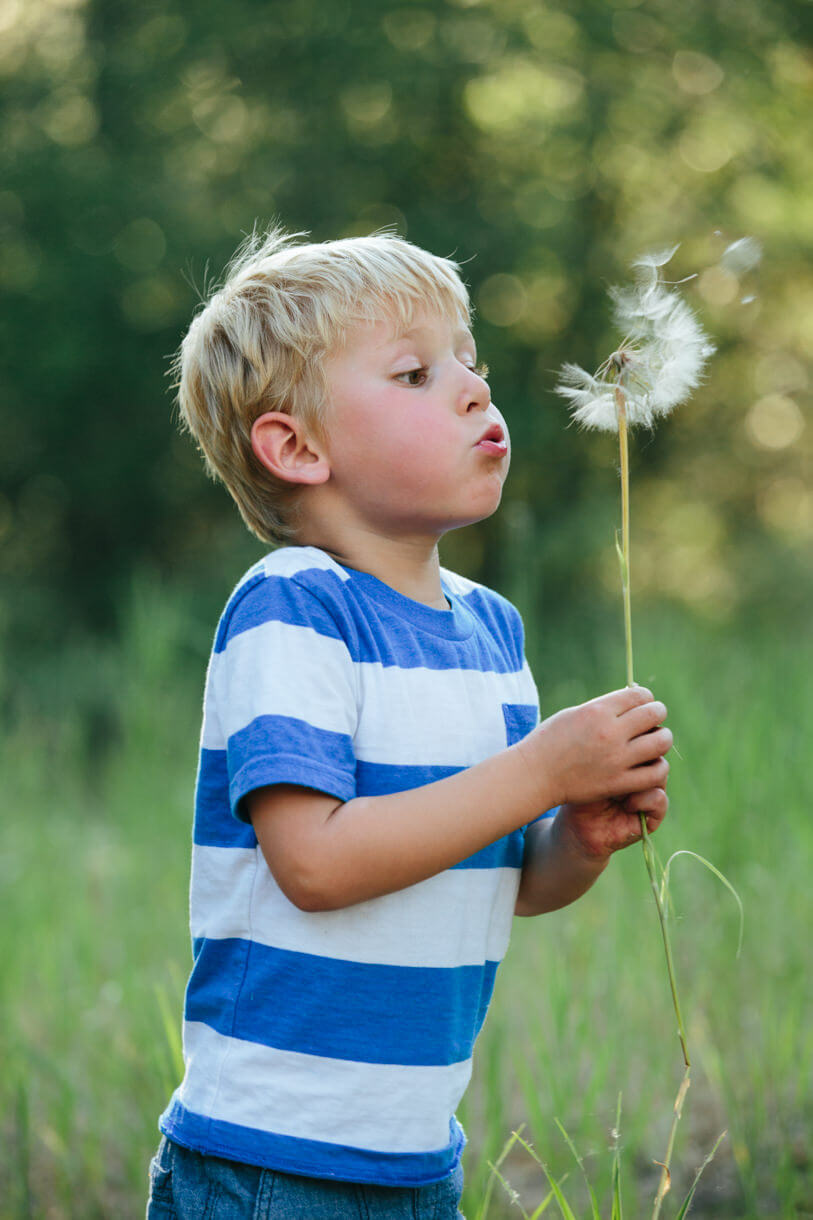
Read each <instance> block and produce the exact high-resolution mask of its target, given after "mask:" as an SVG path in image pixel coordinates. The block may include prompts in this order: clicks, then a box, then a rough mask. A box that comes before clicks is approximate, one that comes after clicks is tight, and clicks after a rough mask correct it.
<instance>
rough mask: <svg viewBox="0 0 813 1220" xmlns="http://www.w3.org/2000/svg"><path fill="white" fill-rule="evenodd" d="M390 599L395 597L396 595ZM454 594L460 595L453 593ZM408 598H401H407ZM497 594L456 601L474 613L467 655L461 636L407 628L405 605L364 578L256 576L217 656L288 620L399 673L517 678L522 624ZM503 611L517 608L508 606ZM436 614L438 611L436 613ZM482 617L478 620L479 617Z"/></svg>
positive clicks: (235, 603)
mask: <svg viewBox="0 0 813 1220" xmlns="http://www.w3.org/2000/svg"><path fill="white" fill-rule="evenodd" d="M389 592H390V594H391V595H392V596H393V597H394V598H397V595H396V594H395V592H394V590H390V591H389ZM453 596H454V595H453ZM401 600H403V599H401ZM503 601H504V599H498V597H497V595H496V594H493V593H491V592H490V591H488V592H487V596H486V591H485V590H479V591H477V592H476V593H475V594H467V595H466V597H462V598H461V597H458V598H457V603H458V606H465V607H466V610H465V611H458V613H462V614H465V616H466V621H469V619H470V617H471V614H472V613H473V614H474V615H475V617H474V618H471V627H472V634H471V636H470V637H468V638H467V640H466V649H465V654H466V655H465V656H461V648H460V639H459V638H457V637H456V636H454V635H453V636H451V637H450V638H446V637H445V636H444V635H443V634H437V635H435V634H432V633H431V632H427V631H426V630H424V629H422V627H421V625H420V624H411V623H409V622H408V621H407V620H406V619H405V617H404V613H403V607H402V606H401V605H400V604H399V605H398V606H388V605H387V604H386V603H385V602H382V601H379V600H377V599H376V598H375V597H371V596H370V595H369V593H368V592H367V591H366V590H365V587H364V581H363V579H355V580H354V579H353V577H352V576H351V578H350V579H349V580H342V578H341V577H340V576H338V575H337V574H336V573H335V572H330V571H326V570H324V569H322V568H311V569H308V570H306V571H303V572H299V573H297V575H296V577H293V578H292V577H289V576H262V575H259V576H255V577H253V578H252V579H251V580H249V581H246V582H245V584H244V585H242V586H240V588H239V589H238V590H237V591H236V592H235V594H234V595H233V597H232V599H231V601H230V602H229V604H228V606H227V607H226V609H225V611H224V612H223V616H222V618H221V621H220V625H219V627H218V631H217V636H216V639H215V646H214V651H215V652H223V651H225V650H226V648H227V645H228V643H229V641H230V640H232V639H234V637H235V636H237V635H240V634H242V633H243V632H244V631H249V630H250V629H251V628H253V627H260V626H262V625H263V624H264V623H270V622H277V623H286V624H287V625H289V626H293V627H302V628H303V629H309V630H312V631H315V632H316V633H317V634H318V635H323V636H326V637H328V638H329V639H336V640H342V641H343V642H344V644H345V645H346V647H347V649H348V652H349V654H350V657H351V659H352V660H353V661H356V662H364V663H368V664H373V663H374V664H379V665H385V666H397V667H398V668H400V669H415V668H424V669H458V670H459V669H472V670H476V671H478V672H481V673H517V672H519V671H520V670H521V669H522V666H523V653H522V624H521V620H520V619H519V615H518V614H517V612H516V611H515V610H512V615H513V617H512V616H511V615H509V614H508V610H506V609H505V608H504V606H503V605H502V602H503ZM505 607H508V608H509V609H512V608H511V607H510V606H509V603H507V602H505ZM433 613H434V612H433ZM477 615H479V616H480V617H479V618H478V617H476V616H477Z"/></svg>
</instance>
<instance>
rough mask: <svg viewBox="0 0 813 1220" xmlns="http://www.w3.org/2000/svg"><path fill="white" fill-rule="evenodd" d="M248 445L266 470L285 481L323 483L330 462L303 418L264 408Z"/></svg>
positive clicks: (254, 424) (328, 471) (326, 477)
mask: <svg viewBox="0 0 813 1220" xmlns="http://www.w3.org/2000/svg"><path fill="white" fill-rule="evenodd" d="M251 448H252V449H253V450H254V454H255V456H256V458H257V460H258V461H260V462H262V464H263V466H265V468H266V470H270V472H271V474H273V475H275V476H276V478H278V479H283V480H284V481H285V482H286V483H326V482H327V480H328V479H329V478H330V463H329V462H328V459H327V454H326V453H325V451H324V449H323V448H322V446H321V445H319V444H318V443H317V442H316V441H314V440H312V439H311V438H310V437H309V436H308V434H307V433H306V431H305V429H304V427H303V426H302V421H301V420H299V419H294V418H293V416H291V415H286V414H285V413H284V412H283V411H267V412H266V413H265V414H264V415H260V416H258V417H257V419H255V421H254V423H253V424H252V427H251Z"/></svg>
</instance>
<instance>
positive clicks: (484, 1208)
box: [475, 1127, 524, 1220]
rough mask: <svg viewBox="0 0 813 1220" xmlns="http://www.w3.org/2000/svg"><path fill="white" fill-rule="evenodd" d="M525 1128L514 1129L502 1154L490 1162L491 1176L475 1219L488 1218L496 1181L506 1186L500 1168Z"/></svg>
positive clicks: (483, 1219)
mask: <svg viewBox="0 0 813 1220" xmlns="http://www.w3.org/2000/svg"><path fill="white" fill-rule="evenodd" d="M523 1130H524V1127H520V1128H519V1131H512V1132H511V1134H510V1136H509V1137H508V1139H507V1140H506V1141H505V1143H504V1144H503V1146H502V1151H501V1152H500V1155H499V1156H498V1157H497V1160H496V1161H495V1162H494V1163H493V1164H492V1162H491V1161H489V1162H488V1167H489V1169H490V1170H491V1173H490V1174H489V1178H488V1181H487V1183H486V1189H485V1192H484V1194H483V1201H482V1203H481V1204H480V1207H479V1209H478V1212H477V1215H476V1216H475V1220H486V1217H487V1215H488V1209H489V1207H490V1206H491V1196H492V1195H493V1194H494V1182H495V1181H496V1180H499V1181H500V1182H501V1183H502V1185H503V1186H505V1182H504V1180H503V1178H501V1177H500V1173H499V1170H500V1167H501V1166H502V1165H503V1163H504V1161H505V1158H506V1157H507V1156H508V1153H509V1152H510V1151H511V1149H512V1148H513V1147H514V1144H515V1143H516V1142H517V1140H518V1139H519V1137H520V1134H521V1132H522V1131H523Z"/></svg>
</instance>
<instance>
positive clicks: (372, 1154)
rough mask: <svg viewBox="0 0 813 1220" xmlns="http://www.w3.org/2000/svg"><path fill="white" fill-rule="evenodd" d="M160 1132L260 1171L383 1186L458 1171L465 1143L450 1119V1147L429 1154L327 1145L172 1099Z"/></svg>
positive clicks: (429, 1179) (412, 1182) (427, 1179)
mask: <svg viewBox="0 0 813 1220" xmlns="http://www.w3.org/2000/svg"><path fill="white" fill-rule="evenodd" d="M159 1126H160V1129H161V1131H163V1133H164V1135H166V1136H168V1137H169V1138H170V1139H171V1140H175V1142H176V1143H178V1144H182V1145H183V1146H184V1147H185V1148H192V1149H193V1150H194V1151H196V1152H202V1153H204V1154H208V1155H209V1156H222V1157H226V1158H227V1159H229V1160H233V1161H242V1162H244V1163H245V1164H251V1165H259V1166H261V1167H262V1168H265V1169H278V1170H281V1171H282V1172H283V1173H298V1174H303V1175H305V1176H306V1177H319V1178H335V1179H338V1180H339V1181H349V1182H373V1183H377V1184H379V1185H382V1186H427V1185H428V1184H429V1183H430V1182H439V1181H441V1180H442V1179H443V1178H445V1177H448V1175H449V1174H450V1173H453V1172H454V1170H455V1169H456V1168H457V1166H458V1163H459V1161H460V1154H461V1152H462V1151H463V1146H464V1144H465V1142H466V1139H465V1136H464V1135H463V1131H462V1128H461V1127H460V1125H459V1124H458V1123H457V1122H456V1120H455V1119H454V1118H453V1119H452V1120H451V1122H450V1124H449V1143H448V1145H447V1146H446V1147H445V1148H439V1149H437V1151H433V1152H379V1151H376V1150H375V1149H370V1150H368V1149H366V1148H351V1147H348V1146H347V1145H346V1144H329V1143H327V1142H326V1141H322V1140H307V1139H297V1138H296V1137H295V1136H291V1135H274V1134H273V1133H272V1132H268V1131H258V1130H257V1129H256V1128H255V1127H244V1126H240V1125H239V1124H237V1123H227V1122H222V1121H219V1120H216V1119H210V1118H207V1117H206V1116H205V1115H203V1114H195V1113H194V1111H192V1110H187V1108H186V1107H185V1106H184V1105H182V1103H181V1102H180V1101H178V1100H177V1098H174V1099H173V1100H172V1102H171V1103H170V1105H169V1106H168V1107H167V1109H166V1110H165V1112H164V1113H163V1114H162V1115H161V1120H160V1123H159Z"/></svg>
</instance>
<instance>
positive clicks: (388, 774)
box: [356, 759, 466, 796]
mask: <svg viewBox="0 0 813 1220" xmlns="http://www.w3.org/2000/svg"><path fill="white" fill-rule="evenodd" d="M465 769H466V768H465V767H442V766H432V765H426V766H421V765H413V764H409V763H401V764H397V763H371V762H363V761H362V760H361V759H359V760H358V762H357V763H356V792H357V793H358V795H359V796H390V795H391V794H392V793H394V792H409V791H410V790H411V789H412V788H421V787H423V785H424V784H433V783H434V782H435V781H436V780H439V779H447V778H448V776H450V775H457V774H458V772H460V771H465Z"/></svg>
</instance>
